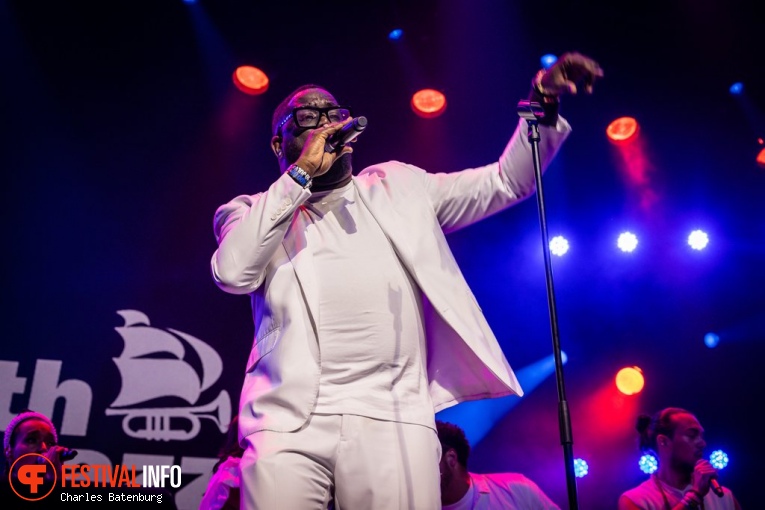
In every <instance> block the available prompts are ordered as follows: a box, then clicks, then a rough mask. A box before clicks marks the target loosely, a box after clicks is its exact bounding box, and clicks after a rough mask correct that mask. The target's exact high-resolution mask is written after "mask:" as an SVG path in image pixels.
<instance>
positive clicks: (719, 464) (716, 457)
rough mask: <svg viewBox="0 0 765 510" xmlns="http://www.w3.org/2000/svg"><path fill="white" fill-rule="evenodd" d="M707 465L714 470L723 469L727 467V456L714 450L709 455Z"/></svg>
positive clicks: (720, 451)
mask: <svg viewBox="0 0 765 510" xmlns="http://www.w3.org/2000/svg"><path fill="white" fill-rule="evenodd" d="M709 463H710V464H712V466H713V467H714V468H715V469H723V468H725V466H727V465H728V454H727V453H725V452H724V451H722V450H715V451H713V452H712V453H710V454H709Z"/></svg>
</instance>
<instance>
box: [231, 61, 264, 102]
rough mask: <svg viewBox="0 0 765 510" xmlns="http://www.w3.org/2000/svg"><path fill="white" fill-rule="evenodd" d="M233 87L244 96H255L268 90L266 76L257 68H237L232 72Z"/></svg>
mask: <svg viewBox="0 0 765 510" xmlns="http://www.w3.org/2000/svg"><path fill="white" fill-rule="evenodd" d="M234 85H236V88H238V89H239V90H241V91H242V92H244V93H245V94H249V95H251V96H257V95H260V94H262V93H263V92H265V91H266V90H268V76H266V73H264V72H263V71H261V70H260V69H258V68H257V67H252V66H239V67H237V68H236V71H234Z"/></svg>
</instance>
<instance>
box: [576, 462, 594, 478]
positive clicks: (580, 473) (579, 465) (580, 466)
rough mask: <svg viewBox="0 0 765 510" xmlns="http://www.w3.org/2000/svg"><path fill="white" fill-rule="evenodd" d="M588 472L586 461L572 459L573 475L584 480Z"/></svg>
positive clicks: (588, 467)
mask: <svg viewBox="0 0 765 510" xmlns="http://www.w3.org/2000/svg"><path fill="white" fill-rule="evenodd" d="M589 471H590V466H588V465H587V461H586V460H584V459H574V475H575V476H576V477H577V478H584V477H585V476H587V473H588V472H589Z"/></svg>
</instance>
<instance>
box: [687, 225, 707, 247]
mask: <svg viewBox="0 0 765 510" xmlns="http://www.w3.org/2000/svg"><path fill="white" fill-rule="evenodd" d="M708 244H709V236H708V235H707V233H706V232H704V231H703V230H694V231H693V232H691V233H690V234H689V235H688V245H689V246H690V247H691V248H693V249H694V250H703V249H704V248H706V247H707V245H708Z"/></svg>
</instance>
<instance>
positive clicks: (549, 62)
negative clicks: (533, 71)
mask: <svg viewBox="0 0 765 510" xmlns="http://www.w3.org/2000/svg"><path fill="white" fill-rule="evenodd" d="M540 60H541V61H542V68H544V69H550V68H551V67H552V66H553V64H554V63H555V62H557V61H558V57H556V56H555V55H553V54H552V53H548V54H547V55H542V58H541V59H540Z"/></svg>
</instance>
